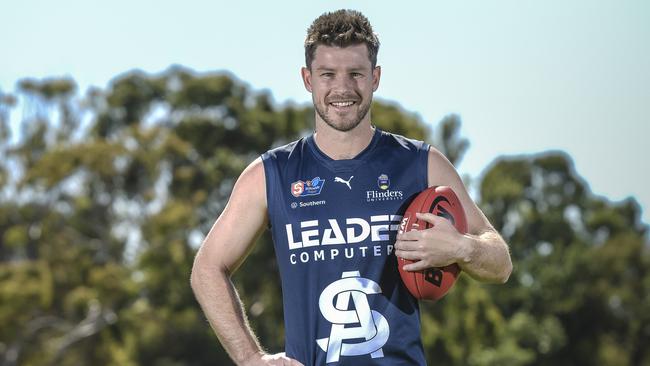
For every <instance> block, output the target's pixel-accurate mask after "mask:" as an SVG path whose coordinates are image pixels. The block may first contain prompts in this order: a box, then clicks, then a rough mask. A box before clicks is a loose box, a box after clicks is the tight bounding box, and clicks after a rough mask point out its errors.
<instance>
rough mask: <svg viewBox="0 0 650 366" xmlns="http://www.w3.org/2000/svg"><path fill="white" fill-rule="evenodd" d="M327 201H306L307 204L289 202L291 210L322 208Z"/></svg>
mask: <svg viewBox="0 0 650 366" xmlns="http://www.w3.org/2000/svg"><path fill="white" fill-rule="evenodd" d="M326 203H327V201H325V200H320V201H307V202H291V208H294V209H295V208H299V207H300V208H303V207H314V206H322V205H324V204H326Z"/></svg>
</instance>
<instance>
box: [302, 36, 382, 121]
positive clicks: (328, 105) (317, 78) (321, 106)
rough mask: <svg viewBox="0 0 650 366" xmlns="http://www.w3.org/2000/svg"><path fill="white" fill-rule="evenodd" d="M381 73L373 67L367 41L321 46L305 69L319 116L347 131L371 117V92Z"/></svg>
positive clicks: (376, 85) (306, 78)
mask: <svg viewBox="0 0 650 366" xmlns="http://www.w3.org/2000/svg"><path fill="white" fill-rule="evenodd" d="M380 75H381V69H380V68H379V67H378V66H377V67H375V68H374V69H373V68H372V64H371V63H370V59H369V58H368V48H367V47H366V45H365V44H358V45H353V46H348V47H343V48H341V47H329V46H322V45H321V46H318V47H317V48H316V51H315V52H314V59H313V61H312V64H311V69H307V68H304V67H303V68H302V78H303V81H304V83H305V88H307V90H308V91H310V92H311V94H312V100H313V101H314V108H316V112H317V114H318V116H317V118H318V117H320V119H322V120H323V121H324V122H325V123H327V124H328V125H329V126H330V127H332V128H334V129H336V130H338V131H344V132H345V131H349V130H351V129H353V128H355V127H356V126H358V125H359V123H361V121H363V120H364V118H366V117H368V118H369V115H368V111H369V110H370V104H371V102H372V93H373V92H374V91H375V90H377V87H378V86H379V77H380Z"/></svg>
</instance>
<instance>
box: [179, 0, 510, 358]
mask: <svg viewBox="0 0 650 366" xmlns="http://www.w3.org/2000/svg"><path fill="white" fill-rule="evenodd" d="M378 49H379V41H378V39H377V37H376V35H375V34H374V33H373V31H372V28H371V26H370V23H369V22H368V20H367V19H366V18H365V17H364V16H363V15H362V14H361V13H359V12H355V11H349V10H339V11H336V12H333V13H325V14H323V15H322V16H320V17H319V18H318V19H316V20H315V21H314V23H313V24H312V25H311V27H310V28H309V30H308V35H307V39H306V41H305V56H306V66H305V67H303V68H302V70H301V72H302V79H303V82H304V85H305V88H306V89H307V90H308V91H309V92H310V93H311V94H312V99H313V103H314V107H315V110H316V114H315V131H314V133H313V134H312V135H311V136H308V137H306V138H303V139H300V140H298V141H296V142H294V143H291V144H288V145H286V146H283V147H280V148H277V149H274V150H271V151H269V152H267V153H265V154H264V155H263V156H262V157H261V158H258V159H257V160H255V161H254V162H252V163H251V164H250V165H249V166H248V167H247V168H246V169H245V170H244V172H243V173H242V174H241V176H240V177H239V179H238V180H237V183H236V184H235V186H234V188H233V192H232V195H231V197H230V201H229V202H228V205H227V206H226V208H225V209H224V211H223V213H222V214H221V216H220V217H219V218H218V219H217V221H216V223H215V224H214V226H213V227H212V229H211V230H210V232H209V233H208V235H207V237H206V239H205V241H204V243H203V245H202V246H201V248H200V250H199V252H198V254H197V256H196V260H195V263H194V268H193V270H192V278H191V282H192V288H193V289H194V292H195V294H196V297H197V299H198V301H199V303H200V304H201V307H202V308H203V311H204V312H205V314H206V315H207V318H208V320H209V321H210V324H211V326H212V328H213V329H214V331H215V332H216V334H217V336H218V337H219V340H220V341H221V343H222V344H223V346H224V347H225V349H226V350H227V351H228V353H229V354H230V356H231V357H232V359H233V360H234V361H235V362H236V363H237V364H241V365H302V364H304V365H325V364H333V365H367V364H372V365H414V364H419V365H423V364H425V363H426V361H425V358H424V351H423V348H422V344H421V341H420V338H419V335H420V328H419V324H420V318H419V310H418V305H417V300H415V299H414V298H413V297H412V296H411V295H410V294H409V293H408V292H407V290H406V289H405V287H404V286H403V285H402V283H401V282H400V277H399V273H398V271H397V267H396V260H395V255H397V256H399V257H403V258H406V259H411V260H414V261H416V262H415V263H413V264H410V265H407V266H405V269H406V270H409V271H417V270H422V269H425V268H429V267H442V266H445V265H448V264H451V263H457V264H458V265H459V266H460V267H461V269H462V270H463V271H465V272H466V273H468V274H469V275H470V276H471V277H473V278H475V279H478V280H481V281H486V282H495V283H499V282H501V283H502V282H505V281H506V280H507V278H508V276H509V275H510V272H511V267H512V264H511V262H510V256H509V254H508V247H507V244H506V243H505V242H504V241H503V239H502V238H501V237H500V236H499V234H498V233H497V232H496V231H495V230H494V228H493V227H492V225H491V224H490V223H489V222H488V220H487V219H486V218H485V216H484V215H483V213H482V212H481V211H480V209H479V208H478V207H477V206H476V205H475V204H474V202H473V201H472V200H471V198H470V197H469V195H468V193H467V191H466V189H465V187H464V186H463V183H462V181H461V179H460V178H459V176H458V174H457V173H456V171H455V169H454V168H453V166H452V165H451V164H450V163H449V161H448V160H447V159H446V158H445V157H444V156H443V155H442V154H441V153H440V152H438V151H437V150H436V149H434V148H433V147H429V146H428V145H427V144H425V143H423V142H419V141H414V140H409V139H406V138H404V137H401V136H397V135H393V134H390V133H387V132H384V131H380V130H379V129H377V128H375V127H374V126H373V125H372V122H371V116H370V105H371V101H372V95H373V92H374V91H375V90H377V87H378V86H379V80H380V76H381V68H380V67H379V66H376V60H377V51H378ZM432 185H447V186H450V187H451V188H452V189H453V190H454V191H455V192H456V193H457V195H458V197H459V199H460V201H461V203H462V205H463V207H464V209H465V212H466V215H467V221H468V234H465V235H461V234H460V233H459V232H458V231H456V229H455V228H454V227H453V226H452V225H451V224H450V223H449V222H447V220H445V219H442V218H439V217H437V216H434V215H431V214H427V215H422V216H421V218H422V219H424V220H426V221H428V222H431V223H433V224H434V225H435V227H433V228H431V229H427V230H421V231H412V232H409V233H405V234H400V236H397V233H396V230H397V224H398V223H399V220H400V218H401V217H400V216H399V214H398V213H399V210H400V207H402V206H404V204H405V202H407V199H408V198H409V197H411V196H413V195H414V194H416V193H418V192H420V191H421V190H423V189H424V188H426V187H427V186H432ZM242 222H245V223H246V225H241V223H242ZM267 224H268V225H270V228H271V230H272V233H273V240H274V245H275V251H276V256H277V260H278V265H279V267H280V275H281V279H282V289H283V294H282V295H283V302H284V314H285V330H286V339H285V352H286V355H285V354H284V353H282V354H276V355H268V354H266V353H265V352H264V351H263V350H262V348H261V347H260V345H259V344H258V342H257V340H256V338H255V336H254V334H253V332H252V330H251V329H250V327H249V326H248V323H247V320H246V317H245V315H244V312H243V310H242V304H241V302H240V300H239V298H238V296H237V292H236V291H235V289H234V287H233V285H232V283H231V281H230V275H231V274H232V272H233V271H234V270H235V269H236V268H237V267H238V265H239V264H240V263H241V262H242V261H243V259H244V257H245V256H246V253H247V252H248V251H249V250H250V248H251V246H252V244H253V243H254V242H255V240H256V238H257V236H258V234H259V233H260V232H261V231H262V230H264V228H265V226H267Z"/></svg>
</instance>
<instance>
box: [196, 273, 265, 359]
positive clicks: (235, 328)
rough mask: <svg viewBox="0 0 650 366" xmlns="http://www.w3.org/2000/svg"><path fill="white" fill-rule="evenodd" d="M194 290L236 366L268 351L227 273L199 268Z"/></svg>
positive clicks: (211, 324)
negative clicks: (251, 323) (252, 325)
mask: <svg viewBox="0 0 650 366" xmlns="http://www.w3.org/2000/svg"><path fill="white" fill-rule="evenodd" d="M191 282H192V289H193V290H194V294H195V296H196V299H197V300H198V302H199V304H200V305H201V309H203V312H204V313H205V315H206V317H207V318H208V321H209V322H210V326H211V327H212V329H213V330H214V332H215V334H216V335H217V337H218V338H219V341H220V342H221V344H222V346H223V347H224V348H225V350H226V351H227V352H228V354H229V355H230V357H231V358H232V359H233V361H235V363H236V364H238V365H240V364H244V363H245V362H246V360H249V359H251V358H254V357H255V356H259V355H262V354H263V353H264V352H263V350H262V348H261V347H260V345H259V343H258V341H257V338H256V337H255V335H254V333H253V331H252V330H251V328H250V326H249V324H248V319H247V318H246V315H245V313H244V309H243V305H242V302H241V300H240V299H239V295H238V294H237V291H236V290H235V287H234V286H233V284H232V282H231V280H230V278H229V276H228V275H227V273H226V272H225V271H221V270H218V269H216V268H206V266H200V265H195V266H194V268H193V270H192V279H191Z"/></svg>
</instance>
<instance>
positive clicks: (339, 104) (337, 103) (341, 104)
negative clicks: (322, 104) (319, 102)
mask: <svg viewBox="0 0 650 366" xmlns="http://www.w3.org/2000/svg"><path fill="white" fill-rule="evenodd" d="M331 104H332V105H333V106H335V107H348V106H351V105H352V104H354V102H332V103H331Z"/></svg>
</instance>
